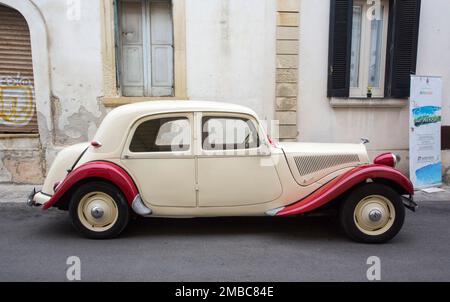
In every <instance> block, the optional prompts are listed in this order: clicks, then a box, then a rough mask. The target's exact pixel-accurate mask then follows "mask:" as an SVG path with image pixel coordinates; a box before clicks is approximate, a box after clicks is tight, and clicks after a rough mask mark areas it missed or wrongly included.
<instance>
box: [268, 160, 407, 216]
mask: <svg viewBox="0 0 450 302" xmlns="http://www.w3.org/2000/svg"><path fill="white" fill-rule="evenodd" d="M369 179H371V180H372V181H375V182H377V181H379V182H382V183H384V184H386V185H389V186H391V187H392V188H393V189H395V190H396V191H397V192H399V194H401V195H405V194H407V195H411V196H412V195H414V187H413V185H412V183H411V181H410V180H409V179H408V178H407V177H406V176H405V175H403V174H402V173H401V172H400V171H398V170H396V169H394V168H391V167H388V166H383V165H366V166H360V167H357V168H354V169H352V170H350V171H348V172H346V173H344V174H342V175H341V176H338V177H337V178H335V179H333V180H332V181H330V182H329V183H327V184H325V185H324V186H323V187H321V188H320V189H318V190H317V191H315V192H314V193H312V194H311V195H309V196H307V197H306V198H304V199H301V200H299V201H297V202H295V203H293V204H291V205H289V206H287V207H285V208H283V209H281V210H280V211H278V212H277V214H276V216H290V215H298V214H303V213H307V212H310V211H312V210H315V209H317V208H319V207H321V206H323V205H325V204H327V203H329V202H331V201H333V200H335V199H336V198H338V197H339V196H341V195H343V194H344V193H346V192H347V191H349V190H351V189H352V188H354V187H355V186H357V185H359V184H361V183H364V182H366V181H367V180H369Z"/></svg>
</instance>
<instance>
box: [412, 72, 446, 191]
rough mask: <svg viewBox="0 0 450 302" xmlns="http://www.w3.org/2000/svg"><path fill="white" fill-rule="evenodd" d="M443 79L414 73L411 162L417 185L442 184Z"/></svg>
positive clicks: (421, 186)
mask: <svg viewBox="0 0 450 302" xmlns="http://www.w3.org/2000/svg"><path fill="white" fill-rule="evenodd" d="M441 113H442V79H441V78H440V77H427V76H412V77H411V98H410V133H409V158H410V159H409V161H410V162H409V166H410V168H409V169H410V178H411V181H412V182H413V184H414V187H415V188H416V189H423V188H429V187H433V186H438V185H440V184H442V162H441V121H442V115H441Z"/></svg>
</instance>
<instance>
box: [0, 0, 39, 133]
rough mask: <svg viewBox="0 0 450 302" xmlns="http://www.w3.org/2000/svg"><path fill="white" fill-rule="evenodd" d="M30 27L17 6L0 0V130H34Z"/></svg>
mask: <svg viewBox="0 0 450 302" xmlns="http://www.w3.org/2000/svg"><path fill="white" fill-rule="evenodd" d="M34 96H35V93H34V74H33V60H32V50H31V38H30V30H29V27H28V24H27V21H26V20H25V18H24V17H23V16H22V14H21V13H20V12H18V11H17V10H15V9H13V8H10V7H8V6H5V5H1V4H0V134H37V133H39V131H38V122H37V114H36V103H35V97H34Z"/></svg>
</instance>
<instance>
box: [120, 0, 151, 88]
mask: <svg viewBox="0 0 450 302" xmlns="http://www.w3.org/2000/svg"><path fill="white" fill-rule="evenodd" d="M144 8H145V6H144V4H143V2H141V1H121V9H120V12H121V13H120V17H121V30H122V32H121V39H122V73H121V76H122V93H123V95H126V96H144V91H145V79H144V33H143V29H144V20H143V19H144V18H143V16H144Z"/></svg>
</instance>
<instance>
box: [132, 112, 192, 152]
mask: <svg viewBox="0 0 450 302" xmlns="http://www.w3.org/2000/svg"><path fill="white" fill-rule="evenodd" d="M190 145H191V126H190V122H189V119H188V118H186V117H171V118H161V119H154V120H149V121H146V122H143V123H142V124H140V125H139V126H138V127H137V129H136V131H135V133H134V136H133V139H132V140H131V144H130V151H131V152H136V153H142V152H174V151H187V150H189V149H190Z"/></svg>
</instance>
